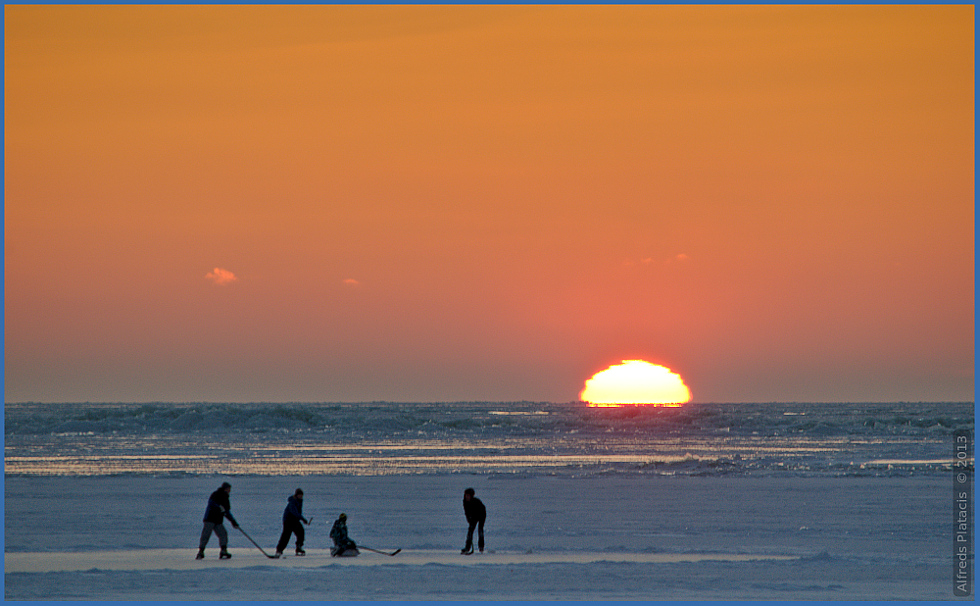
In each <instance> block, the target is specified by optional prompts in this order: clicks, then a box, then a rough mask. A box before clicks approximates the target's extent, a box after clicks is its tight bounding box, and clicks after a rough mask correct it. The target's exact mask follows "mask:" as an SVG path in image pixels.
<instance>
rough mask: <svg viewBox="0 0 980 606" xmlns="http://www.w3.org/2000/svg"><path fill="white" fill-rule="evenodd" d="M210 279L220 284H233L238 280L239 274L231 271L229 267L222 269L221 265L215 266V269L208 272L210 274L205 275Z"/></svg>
mask: <svg viewBox="0 0 980 606" xmlns="http://www.w3.org/2000/svg"><path fill="white" fill-rule="evenodd" d="M204 277H205V278H207V279H208V280H211V281H212V282H214V283H215V284H217V285H218V286H224V285H225V284H231V283H232V282H235V281H237V280H238V276H236V275H235V274H233V273H231V272H230V271H228V270H227V269H221V268H220V267H215V268H214V271H211V272H208V275H206V276H204Z"/></svg>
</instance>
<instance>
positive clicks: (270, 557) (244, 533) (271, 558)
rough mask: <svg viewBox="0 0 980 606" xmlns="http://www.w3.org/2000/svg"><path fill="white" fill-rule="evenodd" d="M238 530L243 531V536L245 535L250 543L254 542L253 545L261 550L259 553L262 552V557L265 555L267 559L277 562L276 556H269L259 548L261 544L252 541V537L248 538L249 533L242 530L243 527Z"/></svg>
mask: <svg viewBox="0 0 980 606" xmlns="http://www.w3.org/2000/svg"><path fill="white" fill-rule="evenodd" d="M238 530H241V531H242V534H243V535H245V538H246V539H248V540H249V541H252V545H255V546H256V547H258V548H259V551H261V552H262V555H264V556H265V557H267V558H269V559H270V560H275V559H276V556H271V555H269V554H267V553H266V552H265V550H264V549H262V548H261V547H259V544H258V543H256V542H255V541H254V540H253V539H252V537H250V536H248V533H247V532H245V531H244V530H242V527H241V526H239V527H238Z"/></svg>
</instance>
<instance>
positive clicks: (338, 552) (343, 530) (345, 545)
mask: <svg viewBox="0 0 980 606" xmlns="http://www.w3.org/2000/svg"><path fill="white" fill-rule="evenodd" d="M330 538H331V539H333V547H332V548H331V549H330V555H332V556H335V557H352V556H356V555H357V554H359V553H360V552H359V551H358V550H357V544H356V543H354V541H352V540H351V539H350V537H348V536H347V514H346V513H342V514H340V517H339V518H337V521H336V522H334V523H333V528H331V529H330Z"/></svg>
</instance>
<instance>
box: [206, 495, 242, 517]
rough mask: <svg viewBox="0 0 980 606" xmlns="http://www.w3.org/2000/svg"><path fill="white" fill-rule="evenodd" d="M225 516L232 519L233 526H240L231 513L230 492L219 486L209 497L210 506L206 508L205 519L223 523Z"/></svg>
mask: <svg viewBox="0 0 980 606" xmlns="http://www.w3.org/2000/svg"><path fill="white" fill-rule="evenodd" d="M224 518H228V519H229V520H231V525H232V526H238V522H237V521H235V518H234V517H233V516H232V515H231V499H230V498H229V497H228V493H227V492H225V491H224V490H223V489H221V488H219V489H218V490H215V491H214V492H212V493H211V496H210V497H208V506H207V509H205V510H204V521H205V522H211V523H212V524H221V523H222V522H224Z"/></svg>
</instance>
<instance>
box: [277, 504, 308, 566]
mask: <svg viewBox="0 0 980 606" xmlns="http://www.w3.org/2000/svg"><path fill="white" fill-rule="evenodd" d="M303 524H306V525H307V526H309V524H310V521H309V520H307V519H306V518H304V517H303V489H301V488H297V489H296V492H295V493H293V496H291V497H289V499H287V503H286V509H285V511H283V512H282V535H280V536H279V544H278V545H276V557H277V558H278V557H282V552H283V550H284V549H286V545H288V544H289V537H290V535H293V534H295V535H296V555H298V556H303V555H306V552H305V551H303V541H304V539H305V535H306V533H305V532H304V530H303Z"/></svg>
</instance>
